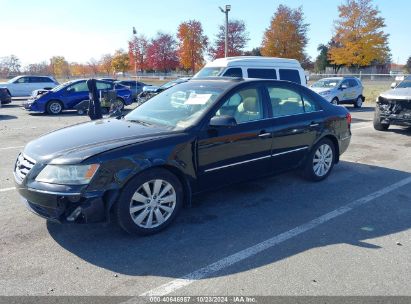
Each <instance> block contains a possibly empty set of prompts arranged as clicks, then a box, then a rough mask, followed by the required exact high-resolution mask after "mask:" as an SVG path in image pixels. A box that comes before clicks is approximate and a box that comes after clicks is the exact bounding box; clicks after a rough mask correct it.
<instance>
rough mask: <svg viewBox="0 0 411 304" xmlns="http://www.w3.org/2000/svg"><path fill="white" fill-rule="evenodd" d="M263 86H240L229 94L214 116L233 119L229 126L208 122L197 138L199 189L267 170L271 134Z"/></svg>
mask: <svg viewBox="0 0 411 304" xmlns="http://www.w3.org/2000/svg"><path fill="white" fill-rule="evenodd" d="M267 110H268V109H267V106H266V104H265V103H264V100H263V95H262V87H260V86H257V85H252V86H248V87H245V88H241V89H239V90H237V91H236V92H234V93H233V94H231V95H230V96H228V97H227V98H226V99H225V100H224V101H223V103H222V105H221V106H220V107H219V108H218V110H217V111H216V112H215V115H217V116H218V115H229V116H232V117H234V118H235V119H236V121H237V125H236V126H232V127H219V128H212V127H210V126H209V125H208V124H207V126H206V127H205V128H204V130H202V131H201V133H200V135H199V139H198V145H197V147H198V175H199V181H200V185H201V188H202V189H207V188H214V187H216V186H220V185H224V184H227V183H234V182H239V181H242V180H246V179H250V178H253V177H257V176H260V175H263V174H266V173H267V172H269V171H270V164H271V143H272V135H271V133H270V132H268V129H269V128H270V121H269V120H268V119H267V117H268V116H267V114H268V112H267Z"/></svg>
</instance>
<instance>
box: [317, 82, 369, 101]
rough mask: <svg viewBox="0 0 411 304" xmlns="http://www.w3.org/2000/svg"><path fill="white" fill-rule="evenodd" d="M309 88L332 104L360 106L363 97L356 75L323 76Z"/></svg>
mask: <svg viewBox="0 0 411 304" xmlns="http://www.w3.org/2000/svg"><path fill="white" fill-rule="evenodd" d="M310 88H311V90H313V91H314V92H316V93H318V94H320V95H321V96H322V97H324V98H325V99H326V100H328V101H329V102H331V103H332V104H336V105H337V104H353V105H354V107H356V108H361V107H362V104H363V102H364V101H365V97H364V95H363V90H364V87H363V86H362V83H361V80H359V79H358V78H356V77H330V78H323V79H320V80H318V81H317V82H315V83H314V84H313V85H311V87H310Z"/></svg>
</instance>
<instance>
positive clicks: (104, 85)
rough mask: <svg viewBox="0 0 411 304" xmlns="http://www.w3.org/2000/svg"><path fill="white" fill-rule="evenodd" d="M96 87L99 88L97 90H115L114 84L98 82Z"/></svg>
mask: <svg viewBox="0 0 411 304" xmlns="http://www.w3.org/2000/svg"><path fill="white" fill-rule="evenodd" d="M96 86H97V90H111V89H113V84H112V83H106V82H99V81H97V83H96Z"/></svg>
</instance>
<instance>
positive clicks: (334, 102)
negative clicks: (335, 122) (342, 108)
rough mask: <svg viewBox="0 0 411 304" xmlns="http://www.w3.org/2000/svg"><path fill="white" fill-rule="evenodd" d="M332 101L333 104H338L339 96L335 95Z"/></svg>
mask: <svg viewBox="0 0 411 304" xmlns="http://www.w3.org/2000/svg"><path fill="white" fill-rule="evenodd" d="M331 103H332V104H333V105H338V98H337V97H334V98H333V99H332V100H331Z"/></svg>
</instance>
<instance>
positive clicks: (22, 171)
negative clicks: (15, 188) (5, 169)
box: [14, 153, 36, 181]
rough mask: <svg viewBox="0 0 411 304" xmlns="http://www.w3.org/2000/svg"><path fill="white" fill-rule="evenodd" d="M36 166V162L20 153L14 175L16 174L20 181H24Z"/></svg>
mask: <svg viewBox="0 0 411 304" xmlns="http://www.w3.org/2000/svg"><path fill="white" fill-rule="evenodd" d="M35 164H36V162H35V161H34V160H33V159H31V158H30V157H28V156H27V155H24V154H23V153H20V155H19V157H17V161H16V165H15V167H14V173H15V174H16V177H17V178H18V179H19V180H20V181H22V180H23V179H24V178H25V177H26V176H27V174H28V173H29V172H30V170H31V169H32V168H33V166H34V165H35Z"/></svg>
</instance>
